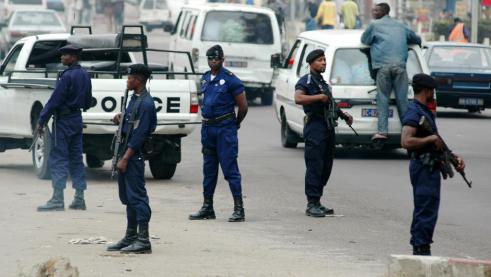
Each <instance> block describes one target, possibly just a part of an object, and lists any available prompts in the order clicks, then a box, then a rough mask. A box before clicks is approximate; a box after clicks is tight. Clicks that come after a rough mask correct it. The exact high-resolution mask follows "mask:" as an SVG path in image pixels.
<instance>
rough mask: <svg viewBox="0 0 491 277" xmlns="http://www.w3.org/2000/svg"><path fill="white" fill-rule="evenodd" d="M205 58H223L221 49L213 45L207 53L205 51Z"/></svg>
mask: <svg viewBox="0 0 491 277" xmlns="http://www.w3.org/2000/svg"><path fill="white" fill-rule="evenodd" d="M206 56H207V57H217V58H220V59H221V58H223V49H222V47H221V46H220V45H218V44H217V45H213V46H212V47H211V48H210V49H208V51H206Z"/></svg>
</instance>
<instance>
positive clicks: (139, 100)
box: [123, 90, 150, 151]
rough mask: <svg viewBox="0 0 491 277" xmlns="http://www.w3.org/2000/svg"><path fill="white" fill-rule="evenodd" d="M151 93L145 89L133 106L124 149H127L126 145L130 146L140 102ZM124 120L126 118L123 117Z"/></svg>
mask: <svg viewBox="0 0 491 277" xmlns="http://www.w3.org/2000/svg"><path fill="white" fill-rule="evenodd" d="M148 95H150V93H149V92H148V91H146V90H145V92H143V93H142V94H141V95H140V96H138V98H137V99H136V101H135V103H134V104H133V106H132V107H131V115H130V120H129V121H128V124H129V125H128V133H127V134H126V136H125V138H124V142H123V151H126V147H127V146H128V139H129V138H130V136H131V133H133V128H134V127H135V118H136V114H137V112H138V109H139V108H140V104H141V102H142V101H143V98H144V97H146V96H148ZM123 120H124V118H123Z"/></svg>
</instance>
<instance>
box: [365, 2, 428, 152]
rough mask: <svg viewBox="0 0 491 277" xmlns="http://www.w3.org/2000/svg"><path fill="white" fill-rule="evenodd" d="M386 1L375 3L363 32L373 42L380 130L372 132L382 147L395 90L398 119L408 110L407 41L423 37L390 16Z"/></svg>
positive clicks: (408, 42) (415, 42) (372, 53)
mask: <svg viewBox="0 0 491 277" xmlns="http://www.w3.org/2000/svg"><path fill="white" fill-rule="evenodd" d="M389 12H390V7H389V5H388V4H387V3H380V4H377V5H375V8H374V9H373V11H372V13H373V17H374V18H375V21H373V22H372V23H370V25H369V26H368V28H367V29H366V30H365V32H364V33H363V34H362V37H361V42H362V43H363V44H366V45H369V46H370V57H371V66H372V70H373V71H374V75H375V76H376V78H375V79H376V84H377V118H378V122H377V133H375V134H374V135H373V136H372V141H373V142H374V143H375V145H378V146H379V147H382V146H383V144H384V143H385V141H386V140H387V139H388V128H389V100H390V93H391V91H392V89H394V91H395V98H396V103H397V111H398V113H399V119H402V116H403V115H404V113H405V112H406V110H407V105H408V99H407V94H408V77H407V72H406V62H407V58H408V45H409V44H419V45H421V38H420V37H419V36H418V35H416V34H415V33H414V32H413V31H412V30H411V29H409V28H408V27H407V26H406V25H404V24H402V23H400V22H399V21H397V20H395V19H393V18H391V17H390V16H389Z"/></svg>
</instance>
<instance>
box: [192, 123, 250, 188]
mask: <svg viewBox="0 0 491 277" xmlns="http://www.w3.org/2000/svg"><path fill="white" fill-rule="evenodd" d="M201 144H202V146H203V161H204V162H203V175H204V178H203V195H204V197H213V194H214V193H215V187H216V185H217V178H218V165H220V166H221V167H222V172H223V176H224V177H225V180H227V181H228V184H229V187H230V191H231V192H232V195H233V196H234V197H241V196H242V186H241V175H240V171H239V165H238V163H237V156H238V152H239V140H238V137H237V126H236V125H235V122H230V123H228V124H226V125H222V126H209V125H203V127H202V128H201Z"/></svg>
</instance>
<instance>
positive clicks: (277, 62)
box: [270, 54, 283, 69]
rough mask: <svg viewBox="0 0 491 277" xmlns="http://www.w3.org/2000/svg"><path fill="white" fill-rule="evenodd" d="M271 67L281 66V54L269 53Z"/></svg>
mask: <svg viewBox="0 0 491 277" xmlns="http://www.w3.org/2000/svg"><path fill="white" fill-rule="evenodd" d="M270 63H271V68H275V69H276V68H280V67H282V66H283V64H282V62H281V54H273V55H271V62H270Z"/></svg>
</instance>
